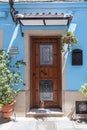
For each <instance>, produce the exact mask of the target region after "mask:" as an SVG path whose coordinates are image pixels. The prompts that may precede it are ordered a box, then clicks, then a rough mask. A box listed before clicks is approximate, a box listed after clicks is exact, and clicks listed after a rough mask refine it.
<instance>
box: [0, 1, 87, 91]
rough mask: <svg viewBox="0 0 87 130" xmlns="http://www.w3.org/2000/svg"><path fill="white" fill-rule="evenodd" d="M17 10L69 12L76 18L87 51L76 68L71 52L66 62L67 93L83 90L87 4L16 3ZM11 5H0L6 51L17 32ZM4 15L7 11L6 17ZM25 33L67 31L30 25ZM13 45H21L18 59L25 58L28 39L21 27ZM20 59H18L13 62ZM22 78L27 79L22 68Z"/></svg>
mask: <svg viewBox="0 0 87 130" xmlns="http://www.w3.org/2000/svg"><path fill="white" fill-rule="evenodd" d="M14 7H15V9H16V10H18V11H19V13H30V12H32V13H33V14H34V13H37V12H39V13H40V12H44V13H49V12H51V13H55V12H57V13H68V14H71V15H73V20H72V23H75V24H77V26H76V30H75V34H76V36H77V37H78V39H79V46H74V48H79V49H82V50H83V65H81V66H72V64H71V53H69V55H68V58H67V62H66V90H67V91H70V90H72V91H75V90H77V91H78V90H79V88H80V86H81V85H82V84H83V83H84V82H86V80H85V79H86V77H87V29H86V28H87V2H75V3H73V2H71V3H69V2H66V3H65V2H64V3H60V2H59V3H45V2H44V3H40V2H39V3H26V2H25V3H15V5H14ZM9 8H10V7H9V4H8V3H0V30H3V49H5V50H7V49H8V46H9V43H10V41H11V38H12V35H13V32H14V30H15V27H16V26H15V23H14V22H13V20H12V18H11V15H10V10H9ZM1 12H5V16H4V14H3V15H2V13H1ZM22 29H23V31H24V30H52V29H53V30H59V29H61V30H67V27H64V26H60V27H59V26H26V27H23V28H22ZM13 46H17V47H18V49H19V54H18V55H17V59H23V58H24V37H22V36H21V33H20V28H19V30H18V34H17V37H16V39H15V41H14V42H13ZM13 60H14V61H15V60H16V59H15V58H14V59H13ZM21 71H22V76H23V77H24V68H22V70H21ZM20 88H21V90H24V86H20Z"/></svg>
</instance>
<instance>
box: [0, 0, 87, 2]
mask: <svg viewBox="0 0 87 130" xmlns="http://www.w3.org/2000/svg"><path fill="white" fill-rule="evenodd" d="M0 1H2V2H8V1H9V0H0ZM14 1H15V2H29V1H30V2H33V1H35V2H36V1H38V2H40V1H43V2H47V1H49V2H50V1H51V2H55V1H56V2H60V1H63V2H79V1H86V0H14Z"/></svg>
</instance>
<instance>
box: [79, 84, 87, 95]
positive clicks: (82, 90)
mask: <svg viewBox="0 0 87 130" xmlns="http://www.w3.org/2000/svg"><path fill="white" fill-rule="evenodd" d="M79 91H80V93H81V94H83V95H84V96H85V97H87V83H84V84H83V85H82V86H81V88H80V90H79Z"/></svg>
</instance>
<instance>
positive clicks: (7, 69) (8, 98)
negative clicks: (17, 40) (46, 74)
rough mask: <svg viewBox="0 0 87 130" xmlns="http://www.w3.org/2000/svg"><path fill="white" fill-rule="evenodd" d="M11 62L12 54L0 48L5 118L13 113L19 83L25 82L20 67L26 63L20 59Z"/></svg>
mask: <svg viewBox="0 0 87 130" xmlns="http://www.w3.org/2000/svg"><path fill="white" fill-rule="evenodd" d="M11 62H12V58H11V56H10V54H9V53H7V52H6V51H4V50H0V108H1V111H2V116H3V117H4V118H9V117H10V116H11V115H12V113H13V109H14V105H15V97H16V96H17V95H18V93H19V83H21V82H22V83H23V80H22V78H21V71H20V67H21V65H24V64H25V63H24V62H23V60H19V61H16V62H15V63H14V64H13V65H11ZM14 87H16V89H14ZM10 107H11V108H10Z"/></svg>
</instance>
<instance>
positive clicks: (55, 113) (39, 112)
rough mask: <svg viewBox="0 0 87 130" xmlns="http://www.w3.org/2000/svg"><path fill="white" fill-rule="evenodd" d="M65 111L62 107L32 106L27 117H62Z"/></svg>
mask: <svg viewBox="0 0 87 130" xmlns="http://www.w3.org/2000/svg"><path fill="white" fill-rule="evenodd" d="M63 115H64V113H63V112H62V111H61V109H60V108H32V109H30V111H29V112H28V113H27V114H26V116H27V117H62V116H63Z"/></svg>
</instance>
